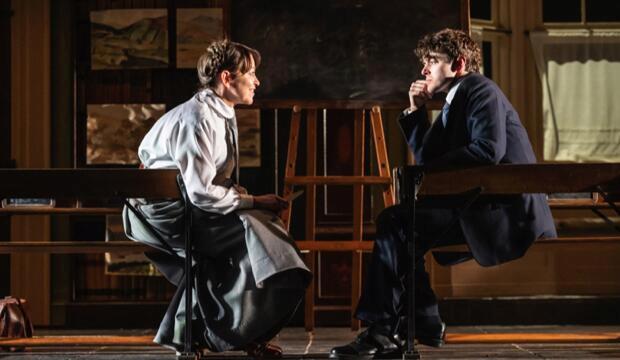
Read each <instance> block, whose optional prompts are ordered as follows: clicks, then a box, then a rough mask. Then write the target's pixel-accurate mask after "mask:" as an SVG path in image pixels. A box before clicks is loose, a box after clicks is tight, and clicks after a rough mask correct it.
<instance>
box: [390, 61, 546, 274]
mask: <svg viewBox="0 0 620 360" xmlns="http://www.w3.org/2000/svg"><path fill="white" fill-rule="evenodd" d="M459 81H460V85H459V88H458V89H457V91H456V93H455V96H454V99H453V100H452V103H451V104H450V109H449V112H448V119H447V122H446V126H445V128H444V126H443V124H442V121H441V119H440V118H438V119H436V121H434V122H433V124H432V125H431V124H430V122H429V119H428V116H427V111H426V109H425V108H421V109H419V110H418V111H415V112H413V113H411V114H409V115H407V116H401V117H400V118H399V122H400V125H401V127H402V129H403V132H404V134H405V137H406V139H407V143H408V144H409V147H410V148H411V149H412V151H413V153H414V155H415V159H416V163H417V164H419V165H426V166H440V167H470V166H478V165H491V164H531V163H535V162H536V158H535V156H534V152H533V150H532V146H531V144H530V141H529V139H528V136H527V133H526V131H525V129H524V128H523V126H522V125H521V121H520V120H519V115H518V114H517V112H516V110H515V109H514V108H513V107H512V105H511V104H510V102H509V101H508V99H507V98H506V96H505V95H504V94H503V93H502V91H501V90H500V89H499V87H498V86H497V85H496V84H495V83H494V82H493V81H491V80H489V79H488V78H486V77H484V76H482V75H480V74H477V73H472V74H468V75H466V76H464V77H463V78H461V79H460V80H459ZM440 116H441V115H440ZM459 225H460V226H461V229H462V230H463V234H464V236H465V239H466V241H467V243H468V245H469V247H470V250H471V252H472V254H473V256H474V258H475V259H476V261H478V263H480V264H481V265H483V266H490V265H496V264H499V263H502V262H505V261H508V260H513V259H516V258H519V257H521V256H523V254H524V253H525V251H526V250H527V249H528V247H529V246H530V245H531V244H532V242H534V240H536V239H537V238H539V237H555V236H557V235H556V231H555V226H554V224H553V219H552V217H551V211H550V210H549V205H548V204H547V200H546V197H545V195H544V194H523V195H518V196H511V197H507V198H502V199H501V200H494V201H479V202H477V203H475V204H474V205H473V206H472V207H471V208H469V209H468V210H466V211H464V212H463V214H462V216H461V218H460V219H459Z"/></svg>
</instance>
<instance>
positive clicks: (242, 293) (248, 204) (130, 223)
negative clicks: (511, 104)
mask: <svg viewBox="0 0 620 360" xmlns="http://www.w3.org/2000/svg"><path fill="white" fill-rule="evenodd" d="M259 64H260V54H259V53H258V51H256V50H254V49H251V48H249V47H247V46H245V45H242V44H238V43H234V42H230V41H227V40H224V41H216V42H214V43H212V44H211V45H210V46H209V47H208V48H207V50H206V52H205V53H204V54H203V55H202V56H201V58H200V59H199V60H198V77H199V79H200V82H201V84H202V89H201V90H199V91H198V93H196V94H195V95H194V96H193V97H192V98H191V99H190V100H188V101H187V102H185V103H183V104H181V105H179V106H177V107H175V108H174V109H172V110H171V111H169V112H168V113H166V114H165V115H164V116H162V117H161V118H160V119H159V120H158V121H157V122H156V123H155V124H154V125H153V127H152V129H151V130H150V131H149V132H148V133H147V135H146V136H145V137H144V139H143V140H142V143H141V144H140V148H139V151H138V155H139V157H140V160H141V161H142V164H143V165H144V167H145V168H158V169H161V168H177V169H179V171H180V173H181V175H182V177H183V181H184V183H185V186H186V189H187V194H188V197H189V199H190V202H191V205H192V236H193V244H194V247H195V248H194V251H193V254H194V263H195V269H196V270H195V274H196V275H195V276H196V279H195V280H196V282H195V284H196V288H195V289H194V294H195V295H194V296H193V299H194V307H193V321H192V326H193V330H194V331H193V334H196V335H194V336H193V338H194V339H196V338H197V340H196V341H197V344H196V346H197V348H205V347H206V348H207V349H208V350H211V351H216V352H217V351H227V350H240V349H244V350H246V351H247V352H248V354H249V355H251V356H272V357H278V356H281V353H282V351H281V349H279V348H277V347H275V346H273V345H271V344H267V341H268V340H270V339H271V338H272V337H273V336H275V335H276V334H277V333H278V332H279V331H280V329H281V328H282V327H283V326H284V325H285V324H286V322H287V321H288V320H289V319H290V317H291V316H292V314H293V313H294V311H295V309H296V308H297V306H298V305H299V303H300V301H301V299H302V297H303V293H304V291H305V288H306V286H307V285H308V283H309V281H310V278H311V274H310V272H309V271H308V269H307V268H306V266H305V265H304V263H303V261H302V260H301V258H300V257H299V251H298V249H297V248H296V247H295V244H294V243H293V241H292V240H291V238H290V237H289V235H288V233H287V232H286V230H285V229H284V227H283V225H282V222H281V221H280V219H279V218H278V217H277V215H276V213H278V212H280V211H281V210H283V209H284V208H286V207H287V206H288V202H287V201H286V200H284V199H283V198H281V197H279V196H276V195H274V194H268V195H260V196H252V195H249V194H248V193H247V191H246V190H245V189H244V188H242V187H241V186H239V185H238V184H236V183H235V181H234V178H237V179H238V148H237V124H236V119H235V112H234V106H235V105H237V104H252V102H253V98H254V91H255V89H256V88H257V87H258V86H259V84H260V82H259V81H258V78H257V77H256V67H258V65H259ZM132 202H133V205H135V206H134V207H135V208H137V210H138V213H134V212H132V211H128V209H127V208H126V209H125V210H124V212H123V215H124V225H125V232H126V233H127V235H128V236H129V237H130V238H132V239H133V240H135V241H140V242H143V243H147V244H149V245H151V246H153V247H155V248H157V249H160V250H164V252H156V253H150V254H147V256H148V257H149V258H150V259H151V261H153V262H154V263H155V265H156V266H157V267H158V268H159V269H160V271H161V272H162V273H163V274H164V275H165V276H166V278H168V280H170V281H171V282H172V283H174V284H175V285H177V287H178V288H177V292H176V294H175V296H174V298H173V299H172V301H171V304H170V306H169V308H168V310H167V312H166V315H165V317H164V319H163V321H162V323H161V325H160V327H159V331H158V333H157V335H156V337H155V340H154V341H155V342H157V343H159V344H161V345H163V346H166V347H172V348H174V349H176V350H180V349H182V344H183V335H184V333H183V329H184V319H185V308H184V295H183V293H184V284H183V281H182V278H183V273H182V272H183V265H182V264H183V261H182V258H183V257H184V256H185V255H184V254H185V252H184V243H183V237H182V234H183V231H182V227H183V219H182V214H183V211H182V205H181V202H180V201H158V202H153V201H149V202H146V201H144V200H139V199H133V200H132ZM140 218H143V219H144V220H145V221H147V222H148V223H149V224H150V225H151V227H152V228H154V229H155V232H157V234H153V232H152V231H150V229H149V226H144V224H143V223H142V222H141V221H140ZM162 241H163V242H165V244H162Z"/></svg>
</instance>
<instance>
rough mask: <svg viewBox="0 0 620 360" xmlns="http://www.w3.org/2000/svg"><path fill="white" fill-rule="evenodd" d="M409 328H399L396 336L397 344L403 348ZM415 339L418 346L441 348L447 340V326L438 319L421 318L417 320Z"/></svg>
mask: <svg viewBox="0 0 620 360" xmlns="http://www.w3.org/2000/svg"><path fill="white" fill-rule="evenodd" d="M405 339H407V328H406V326H404V328H399V331H398V335H396V340H397V343H399V344H400V345H401V347H403V348H404V347H405V346H406V341H405ZM415 339H416V340H417V341H418V344H422V345H427V346H432V347H441V346H442V345H443V344H444V343H445V339H446V324H445V323H443V322H442V321H441V319H440V318H438V317H421V318H417V319H416V323H415Z"/></svg>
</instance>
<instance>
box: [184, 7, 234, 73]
mask: <svg viewBox="0 0 620 360" xmlns="http://www.w3.org/2000/svg"><path fill="white" fill-rule="evenodd" d="M223 18H224V10H223V9H222V8H206V9H177V67H178V68H196V63H197V61H198V58H199V57H200V55H202V53H203V52H204V51H205V49H206V48H207V46H208V45H209V43H211V42H212V41H214V40H221V39H223V38H224V21H223Z"/></svg>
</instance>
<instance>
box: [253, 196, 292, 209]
mask: <svg viewBox="0 0 620 360" xmlns="http://www.w3.org/2000/svg"><path fill="white" fill-rule="evenodd" d="M254 207H255V208H256V209H265V210H271V211H273V212H275V213H279V212H280V211H282V210H284V209H286V208H288V201H286V200H285V199H284V198H282V197H280V196H278V195H276V194H265V195H254Z"/></svg>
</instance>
